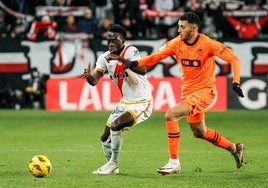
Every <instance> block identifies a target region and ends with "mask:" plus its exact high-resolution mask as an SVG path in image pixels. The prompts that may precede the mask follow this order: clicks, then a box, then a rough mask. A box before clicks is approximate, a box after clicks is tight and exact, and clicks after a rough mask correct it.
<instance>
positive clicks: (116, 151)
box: [110, 101, 152, 163]
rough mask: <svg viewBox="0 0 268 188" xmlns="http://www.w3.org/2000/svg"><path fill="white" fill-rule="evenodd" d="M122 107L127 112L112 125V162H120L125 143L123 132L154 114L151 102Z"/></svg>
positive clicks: (125, 104) (124, 104)
mask: <svg viewBox="0 0 268 188" xmlns="http://www.w3.org/2000/svg"><path fill="white" fill-rule="evenodd" d="M121 107H122V108H124V110H125V112H124V113H122V114H121V115H120V116H119V117H117V118H116V119H115V120H114V121H113V122H112V124H111V148H112V156H111V160H110V161H115V162H116V163H118V162H119V155H120V151H121V147H122V143H123V135H122V131H123V130H124V129H125V128H127V127H131V126H133V125H136V124H138V123H140V122H142V121H145V120H146V119H148V118H149V117H150V115H151V113H152V103H151V101H147V102H142V103H137V104H136V103H130V104H128V103H123V104H121Z"/></svg>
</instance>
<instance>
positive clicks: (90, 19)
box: [78, 8, 97, 39]
mask: <svg viewBox="0 0 268 188" xmlns="http://www.w3.org/2000/svg"><path fill="white" fill-rule="evenodd" d="M78 30H79V32H82V33H86V34H87V35H88V39H93V38H94V35H95V33H96V30H97V22H96V19H95V18H94V16H93V14H92V11H91V9H89V8H88V9H86V10H85V12H84V16H83V17H82V18H80V19H79V20H78Z"/></svg>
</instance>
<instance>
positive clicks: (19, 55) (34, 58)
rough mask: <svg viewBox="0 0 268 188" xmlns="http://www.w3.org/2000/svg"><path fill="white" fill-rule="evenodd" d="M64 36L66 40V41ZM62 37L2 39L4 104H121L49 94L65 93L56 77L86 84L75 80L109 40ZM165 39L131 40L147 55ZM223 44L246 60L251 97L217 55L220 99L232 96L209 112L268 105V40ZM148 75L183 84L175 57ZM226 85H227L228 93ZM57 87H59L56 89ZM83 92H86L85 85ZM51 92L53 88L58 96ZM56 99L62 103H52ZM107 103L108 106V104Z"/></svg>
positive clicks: (0, 95) (244, 67) (245, 73)
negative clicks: (240, 93) (236, 87)
mask: <svg viewBox="0 0 268 188" xmlns="http://www.w3.org/2000/svg"><path fill="white" fill-rule="evenodd" d="M62 38H65V39H64V40H63V39H62ZM62 38H61V39H60V40H53V41H42V42H33V41H28V40H19V39H12V38H0V43H1V44H2V45H0V88H1V90H0V98H1V103H0V108H18V109H20V108H43V109H45V108H46V103H47V104H48V106H47V107H48V109H50V110H71V109H72V110H82V109H85V110H110V109H111V108H112V107H111V106H113V104H112V103H113V102H116V99H115V98H110V97H108V99H107V101H108V103H107V104H106V103H105V102H107V101H106V99H105V98H101V99H100V100H99V102H100V103H101V104H100V105H99V106H94V104H91V105H86V104H87V103H85V104H81V105H82V106H81V105H80V106H79V103H78V101H77V100H75V103H76V104H75V107H74V106H72V105H70V104H68V105H67V106H65V107H64V106H59V102H58V100H59V99H62V98H60V97H56V98H55V99H53V100H50V97H52V96H53V95H55V96H56V95H58V94H59V93H62V91H61V90H59V86H58V85H57V83H58V82H57V79H59V80H61V82H62V80H64V79H67V80H68V82H66V84H67V86H68V87H70V84H71V83H72V82H77V83H76V84H74V85H75V86H72V87H77V86H78V85H79V83H81V84H82V85H83V80H80V79H76V78H79V77H80V76H81V74H82V73H83V70H84V68H85V67H86V66H87V64H88V62H92V64H93V65H92V66H94V63H95V62H96V59H97V57H98V56H99V55H100V54H102V53H103V52H104V51H106V50H107V47H106V40H98V39H96V40H93V41H92V42H91V48H88V47H86V46H84V41H83V35H78V34H75V35H63V36H62ZM166 40H167V39H150V40H146V39H144V40H132V41H131V40H130V41H128V42H129V43H130V44H132V45H135V46H136V47H137V48H139V49H140V52H141V55H142V56H145V55H148V54H151V53H153V52H155V51H156V50H157V49H159V48H160V47H161V46H162V45H163V44H164V43H165V41H166ZM223 42H224V43H225V44H226V45H227V46H228V47H230V48H232V49H233V51H234V52H235V54H237V55H238V56H239V58H240V59H241V63H242V66H241V67H242V69H241V77H242V82H241V83H242V85H241V86H242V88H243V89H244V90H245V92H248V93H246V97H245V98H244V99H243V100H241V101H239V100H238V99H237V97H236V96H235V95H234V93H233V91H230V90H231V88H230V82H231V80H230V78H231V77H232V74H231V68H230V65H229V64H228V63H226V62H224V61H222V60H221V59H219V58H217V57H215V58H216V75H217V77H220V78H218V80H217V81H219V80H220V81H219V82H220V83H219V84H218V86H219V87H218V90H219V95H221V94H222V93H223V94H224V96H222V97H219V98H220V99H221V100H224V98H225V96H227V101H218V102H219V103H220V105H218V104H217V105H216V106H213V107H211V109H210V110H226V109H232V108H235V109H241V108H242V109H243V108H245V109H253V110H254V109H267V75H268V45H267V42H266V41H261V40H255V41H241V40H232V41H231V40H228V41H223ZM148 77H149V78H150V79H151V82H152V83H154V84H153V85H154V87H156V86H158V85H159V84H160V83H161V84H162V83H165V82H167V81H170V84H171V87H174V89H176V87H175V86H176V84H179V81H178V79H176V78H180V70H179V68H178V66H177V63H176V61H175V58H173V57H169V58H166V59H164V60H163V61H161V62H160V63H159V64H157V65H155V66H153V67H149V68H148ZM221 77H224V78H225V79H226V80H227V81H221V80H222V78H221ZM104 78H108V76H104ZM51 79H52V80H51ZM69 79H70V80H69ZM174 79H176V81H175V83H174V82H173V80H174ZM50 80H51V81H50ZM47 81H48V83H47ZM53 82H55V83H53ZM69 82H70V83H69ZM108 82H109V83H110V80H109V79H108V80H105V79H104V81H103V83H105V84H104V86H105V85H108V86H109V87H114V86H111V84H112V83H110V84H108ZM244 82H245V83H244ZM51 83H53V84H56V86H57V87H55V88H53V89H49V90H47V88H46V87H47V86H46V85H47V84H48V85H49V86H48V87H49V88H50V87H51V86H50V84H51ZM71 85H72V84H71ZM101 86H103V84H101ZM104 86H103V87H104ZM88 87H89V86H88ZM244 87H245V88H244ZM226 88H227V89H228V93H227V89H226ZM55 89H58V90H59V91H58V92H56V91H55ZM77 89H78V88H77ZM158 89H159V88H158ZM79 90H80V91H81V90H82V89H81V88H80V89H79ZM98 90H100V89H98ZM114 90H116V89H114ZM154 91H155V90H154ZM50 92H53V94H51V93H50ZM55 92H56V93H55ZM71 92H76V90H75V89H72V90H71V91H68V93H67V94H68V96H67V94H66V97H68V99H69V97H70V96H71V94H70V93H71ZM98 92H99V91H98ZM163 92H164V91H163ZM108 93H109V91H108ZM175 93H176V92H175ZM177 93H178V92H177ZM158 94H159V92H158V93H157V94H155V97H157V96H158ZM173 95H174V94H173V93H172V97H171V98H169V97H167V98H168V99H167V101H166V103H165V104H160V102H163V99H161V100H156V101H155V102H156V104H155V110H160V111H162V110H163V111H164V110H166V109H168V108H170V106H172V105H174V104H175V102H174V101H175V100H177V101H178V100H179V96H173ZM46 96H48V97H46ZM55 96H54V97H55ZM77 96H81V92H79V93H78V94H77ZM106 97H107V96H106ZM113 97H114V96H113ZM46 98H48V100H49V101H48V102H46ZM173 98H174V99H173ZM165 100H166V99H165ZM165 100H164V101H165ZM109 101H110V102H111V104H110V102H109ZM87 102H88V101H87ZM53 103H55V104H54V105H58V106H56V107H55V106H53V105H52V104H53ZM105 104H106V105H107V106H104V105H105ZM51 105H52V106H51ZM83 105H85V106H83Z"/></svg>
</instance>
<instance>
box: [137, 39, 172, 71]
mask: <svg viewBox="0 0 268 188" xmlns="http://www.w3.org/2000/svg"><path fill="white" fill-rule="evenodd" d="M176 39H177V38H175V39H173V40H171V41H168V42H166V43H165V44H164V45H163V46H162V47H161V48H160V49H159V50H158V51H156V52H155V53H153V54H151V55H149V56H146V57H143V58H141V59H139V60H138V63H139V66H152V65H155V64H157V63H158V62H160V61H161V60H163V59H165V58H166V57H169V56H172V55H175V52H174V49H176V48H175V46H176Z"/></svg>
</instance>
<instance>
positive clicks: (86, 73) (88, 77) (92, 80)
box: [81, 63, 101, 86]
mask: <svg viewBox="0 0 268 188" xmlns="http://www.w3.org/2000/svg"><path fill="white" fill-rule="evenodd" d="M90 66H91V65H90V63H89V64H88V66H87V68H86V69H84V73H83V74H82V76H81V78H84V79H86V80H87V82H88V83H89V84H90V85H92V86H95V85H96V84H97V83H98V80H99V79H98V78H99V75H98V74H97V73H94V74H93V75H91V74H90V69H91V67H90ZM100 77H101V76H100Z"/></svg>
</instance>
